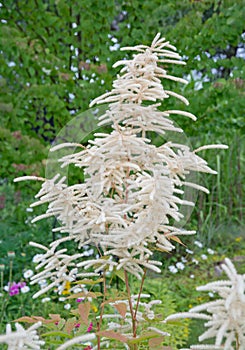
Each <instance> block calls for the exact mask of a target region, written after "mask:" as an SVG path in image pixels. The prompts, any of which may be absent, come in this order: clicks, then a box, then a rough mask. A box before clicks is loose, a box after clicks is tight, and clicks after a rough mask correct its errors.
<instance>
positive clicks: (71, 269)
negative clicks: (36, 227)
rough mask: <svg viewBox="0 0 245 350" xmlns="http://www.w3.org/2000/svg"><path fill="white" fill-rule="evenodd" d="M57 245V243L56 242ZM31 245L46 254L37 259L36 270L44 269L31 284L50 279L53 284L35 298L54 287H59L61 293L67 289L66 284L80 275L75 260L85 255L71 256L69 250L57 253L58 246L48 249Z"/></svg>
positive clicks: (31, 243) (52, 245)
mask: <svg viewBox="0 0 245 350" xmlns="http://www.w3.org/2000/svg"><path fill="white" fill-rule="evenodd" d="M55 243H56V242H55ZM30 245H32V246H33V247H36V248H40V249H43V250H44V251H45V253H44V254H40V255H39V256H38V258H37V261H36V263H37V266H36V270H39V269H41V268H44V269H43V271H41V272H39V273H37V274H36V275H34V276H32V277H31V282H30V284H36V283H39V282H40V281H42V280H44V279H48V280H49V281H50V282H51V283H49V284H47V286H45V287H43V288H41V289H40V291H38V292H37V293H35V294H34V295H33V298H37V297H39V296H40V295H42V294H44V293H46V292H47V291H48V290H50V289H51V288H53V287H57V286H59V291H60V293H62V291H63V290H64V288H65V285H66V282H72V281H75V279H76V277H77V273H78V269H77V267H76V264H75V263H74V260H75V261H76V260H77V259H79V258H81V257H83V254H74V255H72V256H69V255H67V254H65V253H66V251H67V249H66V248H64V249H60V250H58V251H55V250H56V248H57V244H54V243H53V244H51V247H50V248H47V247H45V246H43V245H41V244H37V243H35V242H30Z"/></svg>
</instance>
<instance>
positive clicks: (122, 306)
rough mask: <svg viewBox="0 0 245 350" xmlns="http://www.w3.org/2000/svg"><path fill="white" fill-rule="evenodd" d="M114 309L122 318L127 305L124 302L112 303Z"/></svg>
mask: <svg viewBox="0 0 245 350" xmlns="http://www.w3.org/2000/svg"><path fill="white" fill-rule="evenodd" d="M113 306H114V307H115V309H117V311H118V312H119V314H120V315H121V316H122V317H123V318H124V317H125V315H126V312H127V305H126V303H118V304H115V305H113Z"/></svg>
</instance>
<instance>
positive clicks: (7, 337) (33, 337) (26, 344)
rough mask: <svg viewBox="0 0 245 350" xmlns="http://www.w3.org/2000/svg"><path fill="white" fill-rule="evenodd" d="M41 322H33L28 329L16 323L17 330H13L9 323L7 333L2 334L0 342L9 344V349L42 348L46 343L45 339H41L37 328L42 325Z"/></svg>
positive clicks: (35, 349)
mask: <svg viewBox="0 0 245 350" xmlns="http://www.w3.org/2000/svg"><path fill="white" fill-rule="evenodd" d="M41 324H42V323H41V322H37V323H35V324H33V325H32V326H31V327H29V328H28V329H24V327H23V326H22V325H21V324H19V323H15V328H16V331H14V332H13V331H12V329H11V325H10V324H7V327H6V334H4V335H0V343H5V344H7V345H8V350H21V349H34V350H38V349H41V346H42V345H44V344H45V342H44V341H43V340H40V339H39V336H38V334H37V328H38V327H40V326H41Z"/></svg>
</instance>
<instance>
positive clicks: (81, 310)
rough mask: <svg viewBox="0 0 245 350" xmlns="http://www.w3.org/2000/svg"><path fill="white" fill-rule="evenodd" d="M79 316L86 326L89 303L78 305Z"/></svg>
mask: <svg viewBox="0 0 245 350" xmlns="http://www.w3.org/2000/svg"><path fill="white" fill-rule="evenodd" d="M78 311H79V315H80V317H81V321H82V322H83V323H85V324H86V325H88V322H89V321H88V316H89V312H90V302H89V301H87V302H86V303H82V304H79V305H78Z"/></svg>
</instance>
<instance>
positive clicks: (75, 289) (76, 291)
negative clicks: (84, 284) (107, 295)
mask: <svg viewBox="0 0 245 350" xmlns="http://www.w3.org/2000/svg"><path fill="white" fill-rule="evenodd" d="M72 291H73V293H74V294H77V293H80V292H82V288H80V287H75V288H74V289H72Z"/></svg>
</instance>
